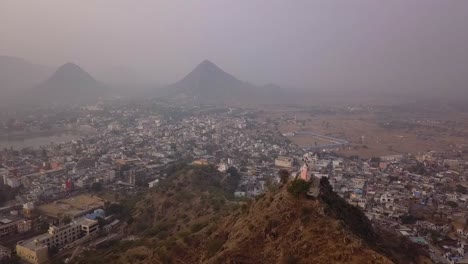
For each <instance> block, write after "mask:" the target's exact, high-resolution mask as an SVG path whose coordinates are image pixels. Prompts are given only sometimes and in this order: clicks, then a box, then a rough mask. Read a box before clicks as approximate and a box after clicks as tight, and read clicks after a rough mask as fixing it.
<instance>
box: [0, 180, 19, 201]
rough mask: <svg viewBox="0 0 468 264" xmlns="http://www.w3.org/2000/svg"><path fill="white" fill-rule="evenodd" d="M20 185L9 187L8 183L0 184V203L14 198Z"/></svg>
mask: <svg viewBox="0 0 468 264" xmlns="http://www.w3.org/2000/svg"><path fill="white" fill-rule="evenodd" d="M20 189H21V187H18V188H11V187H10V186H8V185H3V184H1V185H0V204H2V203H4V202H6V201H10V200H14V199H15V196H16V195H18V194H19V192H20Z"/></svg>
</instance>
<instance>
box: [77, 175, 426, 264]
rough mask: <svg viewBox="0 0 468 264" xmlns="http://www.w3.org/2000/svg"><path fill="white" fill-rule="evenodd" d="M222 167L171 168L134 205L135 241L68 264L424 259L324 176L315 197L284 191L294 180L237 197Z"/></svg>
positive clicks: (232, 180) (113, 245)
mask: <svg viewBox="0 0 468 264" xmlns="http://www.w3.org/2000/svg"><path fill="white" fill-rule="evenodd" d="M230 172H231V175H230V176H229V175H226V174H224V173H220V172H218V171H216V170H215V169H214V168H212V167H205V166H202V167H192V166H189V167H184V168H182V169H181V170H178V171H177V172H175V173H173V174H172V175H171V176H169V177H168V178H167V179H166V180H164V181H163V182H162V183H161V184H160V186H159V187H158V188H157V189H156V190H154V191H152V192H151V193H149V194H147V195H146V196H145V198H144V199H142V200H141V201H140V202H139V203H138V204H137V206H136V209H135V211H134V213H133V218H132V221H129V222H130V224H129V226H128V227H127V231H126V232H127V233H128V234H129V235H130V234H132V235H137V236H138V237H140V239H137V240H134V241H123V242H114V243H111V244H109V245H107V246H106V247H104V248H101V249H98V250H96V251H88V252H86V253H85V254H83V256H81V257H80V258H78V259H76V260H75V263H105V262H112V263H115V264H118V263H142V264H143V263H233V264H234V263H430V262H425V261H424V257H422V256H420V255H422V254H423V253H422V251H421V252H420V251H419V248H417V247H416V246H414V245H413V244H407V243H404V242H402V241H399V240H395V239H394V238H392V237H388V238H386V237H381V236H380V235H378V234H377V233H376V232H374V230H373V228H372V226H371V224H370V222H369V220H367V218H365V216H364V214H363V213H362V212H361V211H360V210H359V209H357V208H356V207H354V206H351V205H349V204H347V203H346V202H345V201H344V200H343V199H341V198H340V197H339V196H337V195H336V194H335V193H333V192H332V191H331V188H330V185H329V184H328V181H327V180H322V181H321V183H320V192H321V194H320V197H319V198H318V199H311V198H307V197H306V196H305V193H303V192H302V193H301V192H297V190H292V189H293V188H296V189H297V187H298V185H299V190H300V189H301V188H300V187H301V186H300V185H301V184H304V183H301V182H295V183H294V184H296V185H294V186H293V184H292V183H288V184H285V186H279V187H277V188H273V190H271V191H270V192H268V193H266V194H265V195H263V196H261V197H259V198H257V199H256V200H254V201H253V200H252V201H247V200H244V201H240V200H236V199H234V197H233V196H232V192H233V190H234V186H235V185H236V182H237V180H238V174H237V172H236V171H235V170H231V171H230ZM293 194H295V195H293ZM386 239H389V240H392V241H390V242H389V243H386V242H385V240H386Z"/></svg>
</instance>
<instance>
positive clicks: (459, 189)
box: [455, 184, 468, 194]
mask: <svg viewBox="0 0 468 264" xmlns="http://www.w3.org/2000/svg"><path fill="white" fill-rule="evenodd" d="M455 191H456V192H457V193H461V194H467V193H468V191H467V188H466V187H465V186H463V185H460V184H457V186H456V187H455Z"/></svg>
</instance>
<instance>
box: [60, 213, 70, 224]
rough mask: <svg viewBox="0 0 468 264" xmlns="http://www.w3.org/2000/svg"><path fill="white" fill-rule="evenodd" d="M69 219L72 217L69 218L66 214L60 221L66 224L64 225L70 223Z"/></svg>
mask: <svg viewBox="0 0 468 264" xmlns="http://www.w3.org/2000/svg"><path fill="white" fill-rule="evenodd" d="M71 221H72V219H71V217H70V216H69V215H66V216H64V217H63V218H62V223H64V224H66V225H67V224H69V223H71Z"/></svg>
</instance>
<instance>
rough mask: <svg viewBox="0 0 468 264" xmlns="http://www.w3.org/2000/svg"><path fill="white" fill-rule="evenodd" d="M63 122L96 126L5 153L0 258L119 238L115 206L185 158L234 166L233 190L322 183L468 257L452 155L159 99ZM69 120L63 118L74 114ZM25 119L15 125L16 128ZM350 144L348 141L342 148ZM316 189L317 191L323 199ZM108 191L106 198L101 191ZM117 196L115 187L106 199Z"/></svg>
mask: <svg viewBox="0 0 468 264" xmlns="http://www.w3.org/2000/svg"><path fill="white" fill-rule="evenodd" d="M73 115H74V117H73V118H65V119H62V120H61V121H60V122H61V123H63V124H64V126H67V127H75V128H78V127H86V128H87V129H88V130H92V131H95V132H94V133H91V134H87V135H85V136H81V137H77V138H76V139H75V140H72V141H69V142H63V143H55V144H50V145H47V146H43V147H41V148H33V149H31V148H29V149H21V150H16V149H4V150H2V151H1V152H0V153H1V156H0V161H1V168H0V175H1V178H2V196H1V197H0V198H1V199H2V202H4V207H2V208H1V209H0V210H1V217H0V236H1V237H2V241H6V243H5V245H3V246H2V247H1V255H0V256H1V257H2V258H5V259H8V258H11V259H14V258H16V256H15V253H13V252H16V255H17V256H19V257H20V258H21V259H23V260H26V261H28V262H30V263H43V262H45V261H47V260H48V259H49V258H50V257H51V256H54V255H60V254H61V252H66V251H67V250H68V251H70V250H73V249H76V248H79V247H80V245H83V244H84V243H85V242H86V241H93V243H99V240H101V241H104V240H106V239H111V238H115V237H119V234H120V231H119V227H120V226H121V220H122V219H119V217H117V215H113V214H112V206H111V204H112V203H113V202H115V203H117V202H118V201H119V198H122V196H136V195H137V194H138V193H139V192H144V190H145V189H148V188H152V187H154V186H156V185H157V184H158V183H159V182H160V181H164V177H165V173H166V172H165V169H166V168H168V166H170V165H171V164H176V163H180V162H184V163H192V164H196V165H214V166H216V168H217V169H218V170H219V171H220V172H223V173H230V169H231V168H236V169H237V170H238V171H239V172H240V175H241V180H240V182H239V184H238V187H237V190H236V192H235V196H236V197H246V198H253V197H256V196H259V195H261V194H262V193H264V192H265V191H266V190H267V189H268V186H269V185H271V184H274V183H278V182H280V180H281V179H280V175H281V173H279V172H280V171H283V172H284V171H287V172H288V174H289V175H290V178H301V179H304V180H306V181H311V182H317V180H318V179H320V178H322V177H325V178H328V179H329V181H330V183H331V185H332V186H333V189H334V191H335V192H337V193H338V194H339V195H340V196H341V197H343V198H345V199H346V200H347V201H348V202H349V203H350V204H353V205H356V206H358V207H359V208H361V209H362V210H363V211H364V212H365V214H366V216H367V217H368V218H369V219H370V220H372V222H373V223H374V224H375V225H379V226H383V227H385V228H387V229H388V230H390V231H391V232H396V233H397V234H398V235H399V236H406V237H408V238H409V239H410V240H411V241H413V242H414V243H418V244H421V245H423V246H424V247H426V248H427V250H428V251H429V252H430V254H431V257H432V258H433V260H434V261H435V262H440V263H465V262H463V261H467V260H468V255H465V245H466V243H467V238H468V221H467V220H466V219H467V212H468V202H467V199H468V193H467V188H466V181H467V177H468V170H466V169H467V168H468V166H467V162H466V161H465V160H462V159H460V155H459V153H460V152H461V151H463V150H462V149H458V150H457V149H456V150H454V151H452V152H450V153H441V152H436V151H430V152H427V153H421V154H420V155H406V154H401V155H391V156H383V157H374V158H371V159H361V158H359V157H357V156H353V157H345V156H342V155H339V154H336V150H338V149H337V148H336V147H334V146H333V145H330V144H327V145H324V148H321V147H320V145H319V146H316V151H315V152H309V151H306V150H304V149H301V148H300V147H299V146H297V145H295V144H293V143H291V141H290V140H289V139H288V138H287V137H286V136H288V135H282V134H281V133H280V132H279V131H278V129H277V127H276V126H277V124H276V123H275V122H272V121H271V120H264V119H262V118H258V116H257V115H256V111H254V110H244V109H239V108H216V107H208V106H204V107H202V106H191V107H181V108H177V107H172V106H168V105H165V104H164V103H161V102H147V103H145V104H142V105H133V104H131V105H125V106H119V107H118V108H117V107H112V106H105V107H104V106H98V107H93V108H82V109H80V110H77V113H74V114H73ZM65 120H66V121H65ZM19 122H20V121H10V122H9V124H5V127H6V126H8V125H14V124H18V123H19ZM340 147H341V148H346V146H341V145H340ZM312 189H313V187H311V192H309V194H310V195H311V196H313V195H316V194H314V192H313V190H312ZM106 192H107V193H108V194H109V193H111V194H112V197H110V198H103V196H102V195H97V194H98V193H101V194H102V193H106ZM108 196H109V195H108Z"/></svg>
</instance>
